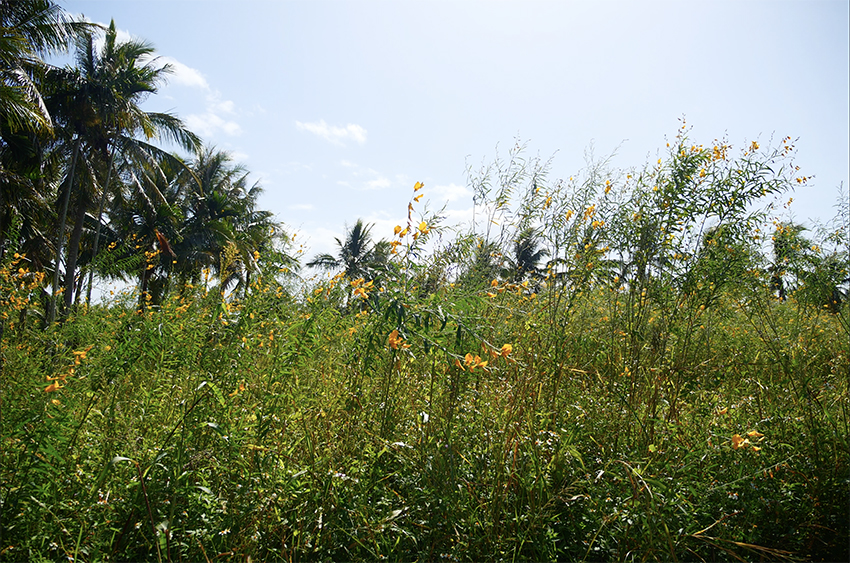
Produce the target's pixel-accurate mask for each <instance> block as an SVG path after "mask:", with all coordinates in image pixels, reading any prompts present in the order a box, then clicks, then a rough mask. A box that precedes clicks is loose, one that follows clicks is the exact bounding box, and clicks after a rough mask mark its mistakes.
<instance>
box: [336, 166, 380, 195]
mask: <svg viewBox="0 0 850 563" xmlns="http://www.w3.org/2000/svg"><path fill="white" fill-rule="evenodd" d="M339 165H340V166H342V167H343V168H347V169H348V170H349V171H350V177H349V179H348V180H337V184H338V185H340V186H346V187H351V188H354V189H358V190H385V189H387V188H390V187H392V186H393V182H392V180H390V179H389V178H387V177H386V176H384V175H383V174H381V173H380V172H378V171H377V170H375V169H373V168H367V167H365V166H360V165H359V164H357V163H356V162H351V161H350V160H340V161H339Z"/></svg>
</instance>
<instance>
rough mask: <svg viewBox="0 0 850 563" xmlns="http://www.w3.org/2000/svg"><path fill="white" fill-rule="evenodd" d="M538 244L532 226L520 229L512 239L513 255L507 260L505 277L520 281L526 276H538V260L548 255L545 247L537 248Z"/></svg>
mask: <svg viewBox="0 0 850 563" xmlns="http://www.w3.org/2000/svg"><path fill="white" fill-rule="evenodd" d="M539 244H540V243H539V241H538V239H537V235H536V233H535V232H534V229H533V228H531V227H527V228H526V229H524V230H522V231H521V232H520V233H519V235H518V236H517V238H516V240H515V241H514V247H513V251H514V252H513V257H511V258H509V259H508V260H507V262H508V268H507V270H506V271H505V275H506V277H509V278H511V279H512V280H513V281H514V282H521V281H523V280H524V279H525V278H526V276H532V277H535V276H539V274H540V267H539V264H540V261H541V260H542V259H543V258H545V257H547V256H549V252H548V251H547V250H546V249H545V248H539Z"/></svg>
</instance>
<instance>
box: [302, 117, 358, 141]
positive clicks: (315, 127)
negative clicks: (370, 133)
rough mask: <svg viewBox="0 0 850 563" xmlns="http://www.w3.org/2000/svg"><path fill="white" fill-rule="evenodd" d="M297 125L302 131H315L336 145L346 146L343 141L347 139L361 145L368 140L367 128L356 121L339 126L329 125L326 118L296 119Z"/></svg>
mask: <svg viewBox="0 0 850 563" xmlns="http://www.w3.org/2000/svg"><path fill="white" fill-rule="evenodd" d="M295 126H296V127H297V128H298V129H299V130H300V131H307V132H309V133H313V134H314V135H316V136H318V137H321V138H323V139H325V140H326V141H328V142H330V143H333V144H335V145H341V146H345V145H344V143H343V141H344V140H346V139H351V140H352V141H355V142H356V143H358V144H360V145H362V144H363V143H365V142H366V130H365V129H364V128H363V127H361V126H359V125H356V124H354V123H349V124H348V125H346V126H345V127H338V126H336V125H328V124H327V123H326V122H325V120H324V119H320V120H319V121H315V122H312V123H302V122H300V121H296V122H295Z"/></svg>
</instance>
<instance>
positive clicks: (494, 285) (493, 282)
mask: <svg viewBox="0 0 850 563" xmlns="http://www.w3.org/2000/svg"><path fill="white" fill-rule="evenodd" d="M498 285H499V280H497V279H494V280H493V281H491V282H490V287H497V286H498Z"/></svg>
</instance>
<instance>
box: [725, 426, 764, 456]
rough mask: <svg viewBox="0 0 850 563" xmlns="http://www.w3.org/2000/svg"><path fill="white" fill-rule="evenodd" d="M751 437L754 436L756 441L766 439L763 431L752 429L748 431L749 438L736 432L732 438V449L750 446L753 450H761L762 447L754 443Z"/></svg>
mask: <svg viewBox="0 0 850 563" xmlns="http://www.w3.org/2000/svg"><path fill="white" fill-rule="evenodd" d="M750 438H752V439H753V440H755V443H759V442H761V441H762V440H764V434H762V433H761V432H759V431H758V430H751V431H750V432H747V438H744V437H743V436H741V435H740V434H735V435H734V436H732V438H731V440H732V449H735V450H740V449H744V448H748V447H749V448H752V450H753V451H754V452H757V451H759V450H761V448H760V447H758V446H755V445H753V443H752V442H750Z"/></svg>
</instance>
